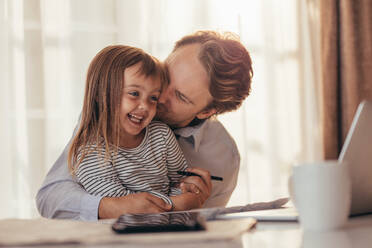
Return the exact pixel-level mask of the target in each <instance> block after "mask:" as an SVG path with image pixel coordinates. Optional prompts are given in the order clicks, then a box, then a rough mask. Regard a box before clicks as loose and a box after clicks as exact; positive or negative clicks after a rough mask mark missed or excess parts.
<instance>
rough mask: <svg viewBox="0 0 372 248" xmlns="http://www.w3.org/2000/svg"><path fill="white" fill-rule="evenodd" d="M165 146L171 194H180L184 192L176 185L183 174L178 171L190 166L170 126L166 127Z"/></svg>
mask: <svg viewBox="0 0 372 248" xmlns="http://www.w3.org/2000/svg"><path fill="white" fill-rule="evenodd" d="M165 147H166V151H167V168H168V178H169V182H170V188H169V196H174V195H179V194H181V193H182V192H181V190H180V189H179V188H178V187H176V186H175V185H176V184H177V183H178V182H179V181H180V179H181V178H182V176H181V175H179V174H178V173H177V171H183V170H186V169H187V167H188V166H187V162H186V159H185V157H184V155H183V152H182V150H181V148H180V146H179V144H178V142H177V140H176V137H175V135H174V133H173V132H172V131H171V130H170V128H167V129H166V135H165Z"/></svg>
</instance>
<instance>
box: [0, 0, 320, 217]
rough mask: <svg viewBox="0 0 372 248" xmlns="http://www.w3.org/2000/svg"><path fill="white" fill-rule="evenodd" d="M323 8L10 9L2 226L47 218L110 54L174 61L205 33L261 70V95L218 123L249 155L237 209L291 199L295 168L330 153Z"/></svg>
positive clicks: (11, 5) (109, 1)
mask: <svg viewBox="0 0 372 248" xmlns="http://www.w3.org/2000/svg"><path fill="white" fill-rule="evenodd" d="M315 1H316V0H311V1H310V0H309V1H308V3H306V4H305V3H304V2H302V1H296V0H283V1H276V0H250V1H246V0H231V1H216V0H205V1H200V0H177V1H174V0H157V1H153V0H137V1H132V0H106V1H101V0H79V1H72V0H70V1H68V0H66V1H59V0H2V1H0V3H1V9H0V11H1V12H0V18H1V20H0V25H1V26H0V27H1V36H0V54H1V56H0V77H1V85H0V87H1V90H0V98H1V99H0V103H1V105H0V111H1V112H0V118H1V119H0V134H1V138H2V141H3V142H1V143H0V158H1V169H2V172H3V173H1V174H0V186H1V188H0V198H1V199H2V202H3V204H1V205H0V218H3V217H35V216H38V213H37V210H36V208H35V203H34V197H35V194H36V192H37V190H38V188H39V187H40V185H41V183H42V181H43V178H44V176H45V175H46V173H47V171H48V170H49V168H50V167H51V166H52V165H53V163H54V161H55V160H56V159H57V157H58V156H59V155H60V153H61V151H62V150H63V148H64V146H65V145H66V144H67V142H68V140H69V138H70V137H71V134H72V132H73V129H74V127H75V125H76V121H77V119H78V116H79V113H80V110H81V107H82V102H83V94H84V87H85V74H86V70H87V68H88V65H89V62H90V61H91V59H92V58H93V57H94V55H95V54H96V53H97V52H98V51H99V50H101V49H102V48H103V47H105V46H107V45H111V44H118V43H120V44H127V45H133V46H137V47H140V48H142V49H144V50H145V51H147V52H149V53H151V54H153V55H154V56H156V57H158V58H159V59H161V60H163V59H165V58H166V56H167V55H168V54H169V53H170V52H171V50H172V48H173V45H174V42H175V41H177V40H178V39H180V38H181V37H182V36H184V35H187V34H190V33H192V32H195V31H197V30H201V29H213V30H218V31H233V32H235V33H237V34H239V35H240V37H241V41H242V42H243V44H244V45H245V46H246V47H247V48H248V50H249V51H250V53H251V56H252V59H253V63H254V64H253V66H254V72H255V75H254V79H253V84H252V93H251V95H250V96H249V97H248V99H247V100H246V101H245V103H244V104H243V106H242V107H241V108H240V109H239V110H238V111H236V112H233V113H228V114H225V115H222V116H220V117H219V119H220V121H221V122H223V124H224V125H225V127H226V128H227V129H228V131H229V132H230V133H231V135H232V136H233V138H234V139H235V141H236V143H237V145H238V148H239V151H240V154H241V158H242V160H241V170H240V174H239V180H238V186H237V188H236V190H235V192H234V194H233V196H232V199H231V201H230V202H229V205H241V204H245V203H247V202H254V201H264V200H272V199H273V198H278V197H282V196H287V195H288V193H287V178H288V175H289V173H290V170H291V166H292V165H293V164H294V163H295V162H298V161H304V160H316V159H319V158H320V154H321V150H320V147H321V145H320V143H321V139H320V138H321V136H320V129H319V128H318V127H319V125H318V123H319V118H318V113H319V109H318V105H317V102H318V99H317V98H318V97H319V95H318V93H317V92H318V90H319V89H318V85H317V82H318V81H319V80H318V76H319V68H318V66H317V65H318V64H319V63H318V62H317V60H318V52H317V46H318V42H317V35H316V34H317V31H316V30H317V25H316V24H317V23H318V16H317V13H318V12H317V5H315V4H313V3H314V2H315Z"/></svg>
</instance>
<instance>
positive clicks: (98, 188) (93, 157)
mask: <svg viewBox="0 0 372 248" xmlns="http://www.w3.org/2000/svg"><path fill="white" fill-rule="evenodd" d="M85 148H87V149H89V150H93V151H90V152H89V153H88V154H87V155H86V156H85V157H84V159H83V161H82V162H81V163H80V165H79V166H78V168H77V170H76V177H77V179H78V181H79V182H80V183H81V185H82V186H83V187H84V188H85V190H86V191H87V192H89V193H90V194H93V195H99V196H109V197H118V196H125V195H128V194H134V193H138V192H149V193H151V194H153V195H155V196H158V197H160V198H162V199H163V200H164V201H166V202H167V203H169V204H172V201H171V200H170V198H169V197H168V196H173V195H177V194H180V193H181V191H180V190H179V189H178V188H176V187H175V186H174V184H175V183H177V182H179V180H180V178H181V177H182V176H180V175H178V174H177V171H178V170H185V169H186V168H187V163H186V160H185V158H184V156H183V153H182V151H181V149H180V147H179V145H178V142H177V140H176V138H175V136H174V134H173V132H172V131H171V130H170V129H169V127H168V126H167V125H165V124H164V123H162V122H158V121H153V122H151V123H150V124H149V125H148V126H147V127H146V132H145V137H144V138H143V140H142V142H141V144H140V145H139V146H138V147H136V148H131V149H124V148H119V149H118V152H117V153H114V152H113V153H112V154H111V157H110V158H109V159H106V160H105V159H104V154H105V151H104V147H102V148H97V146H96V145H91V146H89V147H85ZM92 148H93V149H92ZM79 157H80V156H78V158H79Z"/></svg>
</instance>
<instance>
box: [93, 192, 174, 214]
mask: <svg viewBox="0 0 372 248" xmlns="http://www.w3.org/2000/svg"><path fill="white" fill-rule="evenodd" d="M171 209H172V206H171V205H169V204H167V203H166V202H165V201H164V200H162V199H160V198H159V197H156V196H154V195H152V194H150V193H147V192H142V193H137V194H130V195H127V196H121V197H104V198H102V200H101V201H100V203H99V208H98V218H99V219H113V218H118V217H119V216H120V215H122V214H128V213H131V214H134V213H160V212H167V211H170V210H171Z"/></svg>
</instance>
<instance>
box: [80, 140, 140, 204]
mask: <svg viewBox="0 0 372 248" xmlns="http://www.w3.org/2000/svg"><path fill="white" fill-rule="evenodd" d="M104 154H105V150H104V149H103V148H102V149H97V148H96V147H95V148H94V150H93V151H90V152H89V153H88V154H87V155H86V156H85V157H84V159H83V161H82V162H81V163H80V165H79V166H78V169H77V171H76V177H77V179H78V181H79V182H80V183H81V185H82V186H83V187H84V189H85V190H86V191H87V192H88V193H90V194H92V195H101V196H108V197H120V196H126V195H129V194H134V193H137V192H136V191H133V190H129V189H127V188H126V187H125V186H124V185H123V184H122V182H121V180H120V179H119V177H118V174H117V172H116V170H115V168H114V165H113V163H112V162H111V161H108V160H107V159H105V158H104ZM79 156H80V154H79V155H78V158H79Z"/></svg>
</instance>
